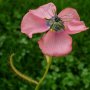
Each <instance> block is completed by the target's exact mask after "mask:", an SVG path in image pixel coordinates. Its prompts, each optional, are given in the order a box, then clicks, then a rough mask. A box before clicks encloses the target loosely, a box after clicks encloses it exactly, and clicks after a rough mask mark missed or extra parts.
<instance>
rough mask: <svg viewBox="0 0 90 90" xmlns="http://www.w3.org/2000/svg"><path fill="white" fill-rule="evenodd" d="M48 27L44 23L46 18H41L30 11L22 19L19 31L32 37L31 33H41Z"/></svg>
mask: <svg viewBox="0 0 90 90" xmlns="http://www.w3.org/2000/svg"><path fill="white" fill-rule="evenodd" d="M48 29H49V27H48V26H47V25H46V20H45V19H41V18H39V17H37V16H35V15H33V14H32V13H31V12H28V13H27V14H26V15H25V16H24V17H23V19H22V22H21V32H22V33H25V34H26V35H28V36H29V37H30V38H32V34H35V33H42V32H45V31H47V30H48Z"/></svg>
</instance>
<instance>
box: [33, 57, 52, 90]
mask: <svg viewBox="0 0 90 90" xmlns="http://www.w3.org/2000/svg"><path fill="white" fill-rule="evenodd" d="M46 60H47V67H46V71H45V73H44V75H43V77H42V78H41V79H40V81H39V83H38V85H37V86H36V88H35V90H39V88H40V85H41V83H42V82H43V80H44V79H45V77H46V75H47V73H48V70H49V67H50V65H51V61H52V57H50V56H46Z"/></svg>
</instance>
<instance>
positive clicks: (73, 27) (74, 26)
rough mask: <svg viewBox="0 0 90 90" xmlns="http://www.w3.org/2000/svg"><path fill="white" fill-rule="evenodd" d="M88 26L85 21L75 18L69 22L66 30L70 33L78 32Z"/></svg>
mask: <svg viewBox="0 0 90 90" xmlns="http://www.w3.org/2000/svg"><path fill="white" fill-rule="evenodd" d="M87 29H88V28H87V27H86V26H85V24H84V22H83V21H77V20H73V21H72V22H69V23H68V24H67V30H66V32H67V33H68V34H76V33H79V32H82V31H85V30H87Z"/></svg>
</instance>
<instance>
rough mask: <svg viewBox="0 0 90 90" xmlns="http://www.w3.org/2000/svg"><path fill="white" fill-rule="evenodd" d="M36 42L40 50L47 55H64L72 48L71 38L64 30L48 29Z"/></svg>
mask: <svg viewBox="0 0 90 90" xmlns="http://www.w3.org/2000/svg"><path fill="white" fill-rule="evenodd" d="M38 43H39V47H40V49H41V50H42V52H43V53H44V54H46V55H49V56H64V55H67V54H68V53H69V52H71V50H72V38H71V37H70V36H69V35H68V34H66V33H65V32H64V31H60V32H52V31H49V32H47V34H46V35H44V36H43V37H42V38H41V39H40V40H39V41H38Z"/></svg>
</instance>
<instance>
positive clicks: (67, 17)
mask: <svg viewBox="0 0 90 90" xmlns="http://www.w3.org/2000/svg"><path fill="white" fill-rule="evenodd" d="M58 16H59V17H60V18H61V19H62V20H63V21H66V22H67V21H71V20H72V19H76V20H80V17H79V15H78V13H77V11H76V10H75V9H73V8H65V9H64V10H62V11H61V12H60V13H59V14H58Z"/></svg>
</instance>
